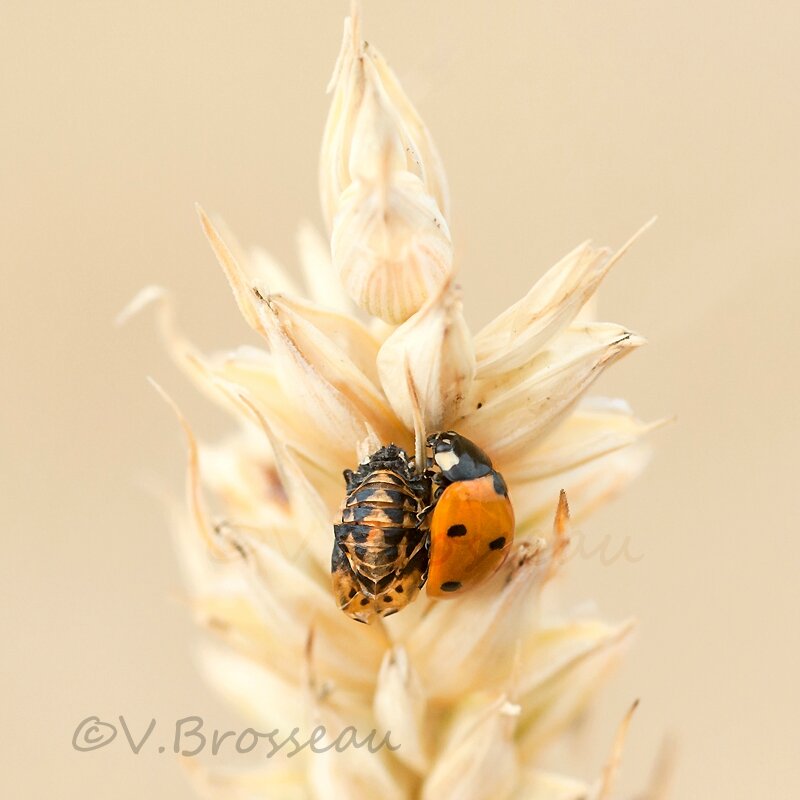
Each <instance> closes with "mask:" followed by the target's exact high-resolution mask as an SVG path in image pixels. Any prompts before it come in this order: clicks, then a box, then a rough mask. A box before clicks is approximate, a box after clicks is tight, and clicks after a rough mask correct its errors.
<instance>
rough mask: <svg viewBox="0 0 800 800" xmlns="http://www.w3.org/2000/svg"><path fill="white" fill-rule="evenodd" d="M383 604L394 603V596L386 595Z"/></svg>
mask: <svg viewBox="0 0 800 800" xmlns="http://www.w3.org/2000/svg"><path fill="white" fill-rule="evenodd" d="M383 602H384V603H391V602H392V596H391V595H390V594H385V595H384V596H383Z"/></svg>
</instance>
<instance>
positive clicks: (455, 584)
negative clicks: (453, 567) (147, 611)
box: [439, 581, 461, 592]
mask: <svg viewBox="0 0 800 800" xmlns="http://www.w3.org/2000/svg"><path fill="white" fill-rule="evenodd" d="M439 588H440V589H441V590H442V591H443V592H457V591H458V590H459V589H460V588H461V581H445V582H444V583H443V584H442V585H441V586H440V587H439Z"/></svg>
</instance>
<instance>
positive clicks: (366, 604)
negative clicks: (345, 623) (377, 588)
mask: <svg viewBox="0 0 800 800" xmlns="http://www.w3.org/2000/svg"><path fill="white" fill-rule="evenodd" d="M361 605H362V606H368V605H369V600H368V599H367V598H366V597H362V598H361Z"/></svg>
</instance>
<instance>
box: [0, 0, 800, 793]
mask: <svg viewBox="0 0 800 800" xmlns="http://www.w3.org/2000/svg"><path fill="white" fill-rule="evenodd" d="M365 7H366V8H365V11H366V21H365V26H366V27H365V34H366V36H367V37H368V38H369V39H370V40H371V41H373V42H374V43H375V44H377V45H378V46H379V47H380V48H381V49H382V50H383V51H384V53H385V54H386V55H387V57H388V58H389V60H390V63H392V65H393V66H394V67H395V68H396V70H397V71H398V73H399V74H400V76H401V77H402V79H403V81H404V83H405V85H406V87H407V89H408V90H409V92H410V93H411V95H412V97H413V98H414V99H415V101H416V102H417V104H418V106H419V108H420V110H421V111H422V113H423V115H424V117H425V118H426V120H427V121H428V123H429V125H430V127H431V128H432V130H433V132H434V135H435V137H436V139H437V141H438V144H439V146H440V148H441V150H442V152H443V155H444V159H445V163H446V166H447V168H448V172H449V176H450V181H451V187H452V194H453V198H454V205H455V215H454V224H453V228H454V233H455V236H456V240H457V244H458V250H459V255H460V262H461V267H462V275H463V284H464V287H465V293H466V303H467V306H468V315H469V319H470V322H471V323H472V324H474V325H476V326H477V325H480V324H481V323H482V322H484V321H486V320H487V319H488V318H489V317H490V316H491V315H493V314H494V313H495V312H497V311H498V310H500V309H501V308H503V307H504V306H505V305H507V304H508V303H510V302H511V301H512V300H513V299H515V298H516V297H517V296H518V295H519V294H520V293H521V292H522V291H523V290H525V289H526V288H527V287H528V286H529V285H530V284H531V283H532V281H533V280H534V279H535V278H536V277H537V276H538V275H539V274H540V273H541V272H542V270H543V269H544V268H545V267H547V266H548V265H550V263H551V262H553V260H554V259H555V258H557V257H558V256H560V255H561V254H563V253H565V252H566V251H567V250H568V249H570V248H572V247H573V246H574V245H575V244H577V243H578V242H580V241H582V240H583V239H584V238H587V237H591V238H593V239H595V240H596V241H598V242H607V243H609V244H612V245H617V244H619V243H621V242H622V241H623V240H624V239H625V238H626V237H627V236H628V234H629V233H631V232H632V231H633V230H634V229H635V228H637V227H638V226H639V225H640V223H642V222H643V221H644V220H646V219H647V218H649V217H650V215H651V214H653V213H658V214H659V215H660V219H659V222H658V224H657V226H656V227H655V228H654V229H653V230H652V231H651V232H650V233H648V234H647V236H646V237H645V239H644V240H643V241H642V242H641V243H640V244H638V245H637V246H636V248H635V249H634V251H633V252H632V253H631V254H630V255H629V256H628V257H626V258H625V260H624V262H623V263H621V264H620V266H619V267H618V268H617V269H616V271H615V272H614V273H613V274H612V276H611V277H610V278H609V279H608V282H607V284H606V286H605V289H604V292H603V295H602V302H601V308H602V311H603V313H604V316H606V317H608V318H610V319H612V320H614V321H619V322H625V323H626V324H628V325H630V326H631V327H632V328H633V329H635V330H638V331H640V332H642V333H643V334H645V335H647V336H648V338H649V339H650V341H651V345H650V346H649V347H648V348H645V349H644V350H643V351H640V352H638V353H637V354H635V355H634V356H632V357H631V358H630V359H629V360H627V361H626V362H624V363H623V364H622V365H620V366H619V367H618V368H615V369H614V370H612V372H611V373H610V374H609V375H608V376H607V377H606V378H604V380H603V382H602V385H601V386H600V387H599V388H600V389H602V390H603V391H605V392H609V393H610V392H613V393H615V394H616V393H618V394H621V395H624V396H626V397H628V398H629V399H630V400H631V401H632V402H633V403H634V405H635V407H636V408H637V409H638V410H639V411H640V413H641V415H642V416H643V417H645V418H655V417H658V416H662V415H670V414H676V415H677V417H678V422H677V424H675V425H674V426H672V427H671V428H669V429H666V430H663V431H661V432H660V433H658V434H657V435H655V436H654V437H653V440H654V444H655V445H656V457H655V459H654V461H653V464H652V467H651V468H650V470H649V471H648V472H647V474H646V475H645V476H644V478H643V479H641V480H640V481H639V482H638V483H637V484H636V485H635V486H634V487H633V488H632V490H631V491H630V492H629V493H628V494H627V495H626V496H625V497H624V498H622V499H621V500H619V501H617V502H616V503H615V504H614V505H613V506H611V507H609V508H608V509H607V510H605V511H604V512H603V513H602V514H600V515H599V516H598V517H597V518H595V520H593V522H592V524H591V526H590V530H591V531H592V532H593V534H596V535H597V536H598V537H600V536H602V535H605V534H610V535H612V536H615V537H620V536H622V537H623V538H624V536H626V535H627V536H630V540H631V548H632V549H633V550H635V551H636V552H638V553H641V554H643V556H644V557H643V559H642V560H641V561H640V562H638V563H636V564H629V563H625V562H617V563H615V564H614V565H613V566H609V567H604V566H603V565H602V564H600V563H598V562H597V560H591V561H581V562H576V563H575V564H573V566H572V572H571V576H570V580H569V583H568V590H569V595H570V597H571V598H572V599H574V600H575V601H576V602H577V601H578V600H581V599H584V598H594V599H596V600H597V601H598V603H599V604H600V606H601V608H602V609H603V610H604V612H606V613H607V614H608V615H609V616H610V617H614V618H620V617H623V616H626V615H627V614H629V613H633V614H635V615H636V616H637V617H638V618H639V619H640V621H641V626H640V632H639V636H638V639H637V642H636V645H635V647H634V648H633V649H632V651H631V653H630V656H629V659H628V661H627V663H626V666H625V667H624V668H623V670H622V672H621V673H620V674H619V675H618V676H617V677H616V678H615V679H614V681H613V683H612V684H611V685H610V686H609V688H608V690H607V691H606V692H605V694H604V695H603V698H602V701H601V702H600V705H599V711H600V714H599V716H598V718H597V721H596V724H594V725H593V727H592V729H591V736H590V737H589V742H588V744H587V745H586V746H585V749H584V751H582V752H580V753H578V754H577V755H578V756H579V757H580V760H581V763H583V764H584V765H585V775H586V777H589V776H590V775H592V774H593V773H594V771H595V770H596V769H597V768H598V767H599V766H600V764H601V763H602V759H603V756H604V753H605V748H606V743H607V741H608V739H609V737H610V736H611V734H612V732H613V730H614V728H615V725H616V722H617V720H618V719H619V717H620V715H621V714H622V712H623V710H624V709H625V708H626V707H627V704H628V703H629V702H630V700H631V699H632V698H633V697H641V698H642V705H641V708H640V711H639V713H638V714H637V718H636V720H635V723H634V726H633V728H632V732H631V738H630V742H629V746H628V749H627V754H626V758H625V763H624V770H623V776H622V788H624V789H625V790H627V791H629V792H632V791H633V790H634V789H635V788H636V787H639V786H641V785H642V784H643V782H644V781H645V779H646V775H647V773H648V771H649V769H650V765H651V761H652V759H653V757H654V755H655V753H656V751H657V750H658V748H659V746H660V743H661V741H662V739H663V737H664V735H665V734H672V735H674V737H675V739H676V740H677V742H678V749H679V752H678V756H679V757H678V765H677V772H676V778H675V793H674V795H673V796H674V797H676V798H726V800H733V799H734V798H742V799H745V798H747V799H748V800H752V798H761V797H764V798H788V797H795V796H797V795H798V793H800V758H798V744H797V742H798V731H797V717H798V713H797V712H798V705H799V704H798V700H800V696H799V693H798V689H797V682H798V678H797V676H798V674H800V663H799V661H798V652H799V650H798V628H799V626H798V621H797V620H798V610H799V609H798V590H797V570H798V560H799V559H800V537H798V526H797V522H798V513H797V512H798V499H797V498H798V491H797V477H796V471H797V453H798V445H800V442H798V424H797V422H798V421H797V391H798V388H799V387H798V379H797V340H798V333H800V331H799V330H798V322H797V316H796V308H797V295H798V277H797V275H798V269H800V246H798V236H797V220H798V211H800V204H798V183H799V179H800V169H799V168H798V155H797V142H798V137H799V136H800V110H798V97H800V80H799V76H800V58H799V57H798V49H797V40H798V36H799V35H800V12H798V10H797V4H796V3H793V2H769V3H760V2H730V0H725V2H686V0H679V2H671V3H652V2H633V1H632V0H630V1H627V2H623V1H621V0H620V1H617V2H603V3H597V2H559V3H555V2H506V3H479V2H465V0H461V1H460V2H455V1H454V0H453V1H452V2H438V3H425V2H421V1H419V0H414V1H413V2H408V1H406V2H402V3H398V2H394V3H391V2H388V0H381V1H380V2H378V1H377V0H376V1H375V2H373V1H372V0H367V2H365ZM345 11H346V5H345V4H344V3H339V2H316V3H306V2H292V3H289V2H263V1H262V2H228V3H214V2H210V1H209V0H202V1H199V0H193V1H192V2H175V1H173V2H166V3H165V2H153V1H152V0H147V1H146V2H133V3H130V2H117V1H116V0H115V1H113V2H100V1H99V0H96V1H95V2H88V1H86V2H79V1H78V0H66V1H65V0H61V1H60V2H54V1H51V2H41V0H40V2H16V0H11V2H9V0H6V2H5V3H4V4H3V14H2V17H3V21H2V25H1V26H0V82H1V83H0V86H1V87H2V88H1V89H0V91H1V92H2V94H1V95H0V101H1V102H0V108H2V115H3V121H2V126H0V165H1V167H2V172H1V173H0V183H1V185H2V189H1V190H0V191H1V193H2V194H1V195H0V221H1V222H0V225H2V251H1V252H2V265H3V285H2V292H1V293H0V296H2V301H1V302H2V331H3V335H2V350H3V362H2V363H3V373H4V376H5V380H4V381H3V383H4V401H5V402H4V413H3V418H2V426H3V449H2V459H3V467H4V474H3V478H2V486H3V500H4V503H3V547H2V557H1V558H0V597H2V604H0V608H1V609H2V611H0V617H1V618H2V642H3V645H2V650H1V651H0V652H2V662H3V664H2V672H3V676H4V680H3V683H2V686H3V689H2V692H3V695H2V703H1V704H0V708H2V712H0V714H1V720H2V724H0V737H2V741H0V761H1V762H2V768H1V769H0V786H1V788H2V789H4V790H5V791H2V792H1V793H2V794H3V796H9V797H12V796H13V797H20V798H22V797H24V798H28V797H31V798H43V797H58V798H77V797H100V796H103V797H113V798H120V799H121V800H122V799H124V798H141V797H172V798H183V797H186V798H188V797H191V796H192V795H191V792H190V791H189V789H188V787H187V785H186V783H185V781H184V778H183V776H182V774H181V772H180V770H179V769H178V767H177V765H176V764H175V763H174V762H173V760H172V759H171V757H170V756H169V755H162V756H158V755H144V754H143V755H140V756H138V757H134V756H132V755H131V754H130V753H128V752H124V751H123V749H122V748H117V749H114V750H113V752H112V750H104V751H98V752H96V753H92V754H85V755H81V754H77V753H75V752H73V751H72V749H71V747H70V738H71V734H72V730H73V728H74V726H75V725H76V724H77V722H78V721H79V720H80V719H81V718H82V717H84V716H87V715H88V714H92V713H95V714H100V715H101V716H110V717H113V716H114V715H116V714H120V713H122V714H125V715H126V716H127V717H128V719H129V720H130V721H131V722H132V723H133V724H134V725H136V726H137V728H136V730H137V733H138V731H139V729H140V728H141V726H142V725H144V724H145V723H146V721H147V720H149V718H150V717H157V718H158V720H159V721H161V722H165V723H166V724H169V723H170V721H171V720H174V719H175V718H176V717H179V716H183V715H186V714H205V715H206V717H207V719H208V722H209V724H218V725H220V726H223V727H224V726H225V725H226V724H230V723H231V722H232V721H233V719H234V718H233V717H232V716H230V714H229V712H227V711H226V710H225V709H224V708H223V707H222V705H221V704H220V703H218V702H217V701H216V700H215V699H214V698H213V697H211V696H210V693H209V692H208V691H207V690H206V688H205V687H204V685H203V684H202V683H201V681H200V680H199V678H198V677H197V676H196V674H195V672H194V666H193V664H192V646H191V645H192V641H193V640H194V631H193V628H192V625H191V623H190V621H189V618H188V615H187V614H186V613H185V611H184V609H183V608H182V607H181V605H180V602H179V601H176V598H178V597H179V593H180V592H179V587H180V577H179V573H178V568H177V565H176V562H175V560H174V557H173V554H172V551H171V544H170V539H169V533H168V529H167V525H166V521H165V515H164V513H163V508H162V506H161V505H160V504H159V501H157V500H156V499H154V498H153V496H152V494H151V492H150V488H151V487H153V486H158V485H160V484H161V485H163V484H164V481H167V482H168V486H167V488H168V489H169V490H170V491H173V492H176V493H177V492H178V491H179V490H180V485H181V469H182V459H183V447H182V442H181V439H180V437H179V433H178V431H177V429H176V425H175V422H174V419H173V418H172V416H171V414H170V412H169V410H168V409H167V408H166V407H165V406H164V405H163V403H162V402H161V401H160V400H159V399H158V398H157V397H156V396H155V394H154V393H153V391H152V390H151V389H150V388H149V386H148V385H147V384H146V382H145V375H146V374H152V375H154V376H156V377H157V378H158V379H159V380H160V381H162V382H163V383H164V384H165V385H166V386H167V387H168V388H169V390H170V391H172V392H173V393H174V394H175V395H176V396H177V397H178V398H179V399H180V401H181V403H182V405H183V406H184V408H185V409H186V410H187V412H188V413H189V414H190V415H191V417H192V420H193V421H194V422H195V423H196V425H197V426H198V428H199V429H200V430H201V431H202V432H203V433H204V434H205V435H206V436H213V435H214V434H216V433H218V432H220V431H221V430H223V426H224V424H225V421H224V420H223V419H222V418H221V417H220V416H217V414H216V412H214V411H213V410H212V409H211V408H210V407H209V406H208V405H206V404H205V402H204V401H202V400H200V399H198V398H197V397H196V396H195V395H194V393H193V391H192V390H191V389H190V387H189V386H188V385H187V384H186V383H185V382H184V381H183V379H182V378H181V377H180V376H179V375H178V374H177V373H176V372H175V370H174V369H173V368H172V367H171V365H170V364H169V363H168V362H167V360H166V358H165V357H164V355H163V354H162V350H161V347H160V344H159V342H158V340H157V337H156V335H155V333H154V326H153V324H152V318H146V317H145V318H141V319H138V320H137V321H135V322H134V323H133V324H132V325H130V326H129V327H127V328H125V329H123V330H117V329H115V328H113V327H112V319H113V317H114V315H115V314H116V312H117V311H118V310H119V309H120V308H121V307H122V306H123V305H124V304H125V303H126V302H127V300H128V299H129V298H130V297H131V296H132V295H133V294H134V293H135V292H136V290H137V289H138V288H139V287H141V286H142V285H144V284H146V283H149V282H158V283H162V284H164V285H166V286H168V287H169V288H170V289H171V290H173V292H174V294H175V296H176V297H177V298H178V303H179V312H180V316H181V320H182V323H183V325H184V326H185V328H186V329H187V330H188V331H189V332H191V334H192V335H193V336H194V338H195V339H196V340H197V341H199V342H200V343H201V344H202V345H204V346H206V347H228V346H232V345H234V344H237V343H239V342H241V341H245V340H247V339H248V336H249V332H248V331H247V330H246V329H245V326H244V324H243V323H242V322H241V321H240V319H239V318H238V315H237V312H236V309H235V307H234V304H233V303H232V302H231V299H230V296H229V293H228V290H227V288H226V286H225V283H224V280H223V277H222V275H221V274H220V272H219V270H218V269H217V267H216V266H215V263H214V259H213V257H212V255H211V253H210V252H209V250H208V248H207V246H206V244H205V242H204V240H203V237H202V235H201V233H200V230H199V227H198V224H197V220H196V218H195V214H194V211H193V203H194V201H195V200H199V201H201V202H202V203H203V204H204V205H205V206H206V207H207V208H208V209H209V210H214V211H218V212H220V213H221V214H223V215H224V216H225V217H226V219H227V220H228V221H229V223H230V224H231V225H232V227H233V228H234V229H235V230H236V231H237V232H238V233H239V234H240V236H241V238H242V239H244V240H245V241H247V242H250V243H261V244H263V245H265V246H267V247H269V248H270V249H272V251H273V252H274V253H275V254H276V255H277V256H278V257H280V258H282V259H284V260H285V261H287V262H290V263H291V262H292V258H293V254H292V251H293V242H294V230H295V225H296V223H297V221H298V220H299V219H300V218H302V217H303V216H310V217H311V218H312V219H313V220H314V221H318V220H319V217H320V215H319V210H318V201H317V198H316V157H317V148H318V143H319V140H320V134H321V128H322V124H323V119H324V115H325V112H326V107H327V101H326V98H325V96H324V94H323V90H324V87H325V84H326V82H327V79H328V76H329V71H330V68H331V66H332V64H333V60H334V58H335V55H336V52H337V48H338V45H339V37H340V30H341V18H342V16H343V14H344V12H345ZM498 276H501V277H500V278H499V279H498Z"/></svg>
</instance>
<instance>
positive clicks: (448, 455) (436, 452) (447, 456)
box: [427, 431, 492, 483]
mask: <svg viewBox="0 0 800 800" xmlns="http://www.w3.org/2000/svg"><path fill="white" fill-rule="evenodd" d="M427 443H428V447H430V448H431V466H432V467H433V466H436V467H438V468H439V470H440V471H441V474H442V476H443V477H444V478H445V480H447V481H449V482H450V483H453V482H454V481H470V480H473V479H474V478H480V477H481V476H483V475H488V474H489V473H490V472H491V471H492V462H491V460H490V459H489V456H487V455H486V453H484V452H483V450H481V449H480V447H478V445H476V444H475V443H474V442H471V441H470V440H469V439H467V438H465V437H464V436H461V435H460V434H458V433H455V432H454V431H443V432H441V433H433V434H431V435H430V436H429V437H428V439H427Z"/></svg>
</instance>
